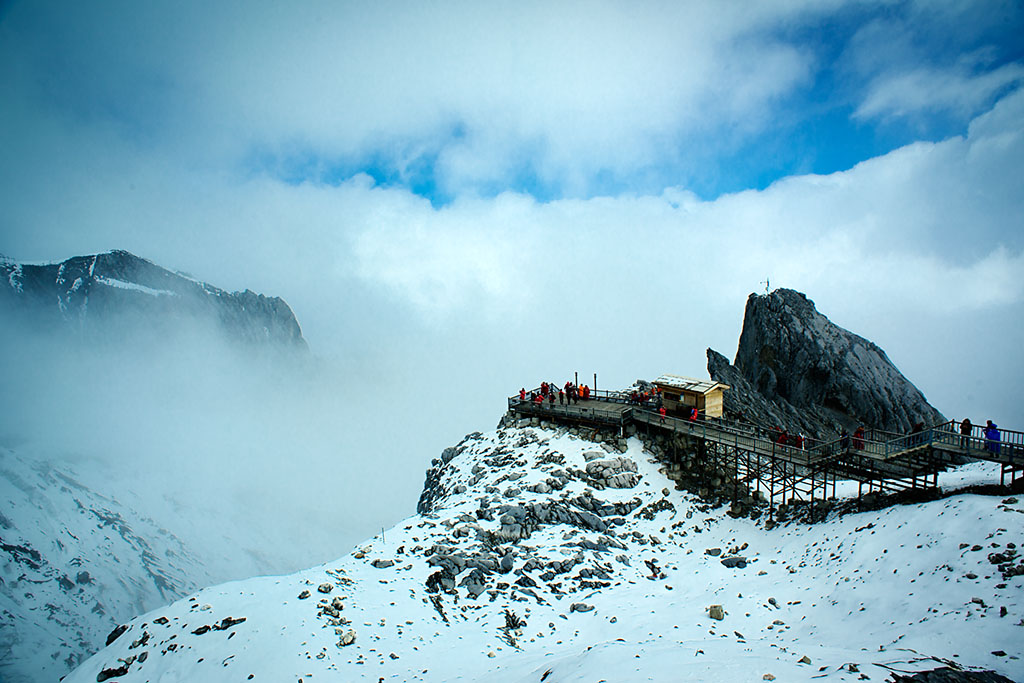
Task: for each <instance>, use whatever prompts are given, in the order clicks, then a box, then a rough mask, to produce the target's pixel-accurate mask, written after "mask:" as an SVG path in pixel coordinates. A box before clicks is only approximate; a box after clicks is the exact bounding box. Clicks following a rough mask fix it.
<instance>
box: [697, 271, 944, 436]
mask: <svg viewBox="0 0 1024 683" xmlns="http://www.w3.org/2000/svg"><path fill="white" fill-rule="evenodd" d="M724 361H725V359H724V358H723V357H722V356H721V355H720V354H717V353H715V352H713V351H711V350H710V349H709V350H708V371H709V372H710V373H711V377H712V378H713V379H716V380H718V381H722V382H725V383H727V384H729V385H730V386H732V387H733V388H732V389H730V391H729V392H726V407H727V409H728V408H732V410H734V411H736V410H744V411H745V412H746V413H747V415H748V416H749V417H755V416H756V417H758V418H760V419H761V420H763V421H767V422H775V423H777V424H778V425H780V426H784V427H786V428H788V429H790V430H791V431H793V430H801V431H806V432H809V433H811V434H814V435H817V436H819V437H828V436H830V435H831V434H833V433H835V432H836V431H838V430H839V429H841V428H846V429H852V428H854V427H856V425H857V424H864V425H866V426H869V427H874V428H877V429H883V430H887V431H893V432H908V431H910V430H911V429H912V427H913V426H914V425H915V424H916V423H918V422H920V423H923V424H925V425H926V426H928V425H934V424H939V423H941V422H944V421H945V418H944V417H943V416H942V414H941V413H939V411H937V410H936V409H935V408H933V407H932V406H931V405H929V404H928V401H927V400H926V399H925V397H924V396H923V395H922V394H921V392H920V391H919V390H918V389H917V387H915V386H914V385H913V384H911V383H910V381H908V380H907V378H906V377H904V376H903V375H902V374H901V373H900V371H899V370H897V369H896V367H895V366H894V365H893V364H892V362H891V361H890V360H889V358H888V357H887V356H886V355H885V352H884V351H882V349H880V348H878V347H877V346H876V345H875V344H873V343H871V342H870V341H868V340H867V339H864V338H863V337H860V336H858V335H856V334H853V333H852V332H849V331H847V330H844V329H843V328H841V327H839V326H837V325H835V324H833V323H832V322H831V321H829V320H828V318H826V317H825V316H823V315H822V314H820V313H818V311H817V310H816V309H815V307H814V302H812V301H811V300H809V299H808V298H807V297H806V296H804V295H803V294H801V293H800V292H795V291H793V290H790V289H779V290H776V291H774V292H772V293H771V294H768V295H764V296H760V295H757V294H751V295H750V297H749V298H748V299H747V308H746V312H745V314H744V319H743V332H742V333H741V334H740V342H739V347H738V348H737V350H736V360H735V364H734V365H733V366H729V365H728V364H727V363H725V362H724ZM741 378H742V379H741ZM730 404H731V405H730Z"/></svg>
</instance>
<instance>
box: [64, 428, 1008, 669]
mask: <svg viewBox="0 0 1024 683" xmlns="http://www.w3.org/2000/svg"><path fill="white" fill-rule="evenodd" d="M607 451H608V449H602V448H601V447H600V446H599V445H598V444H595V443H593V442H591V441H587V440H584V439H580V438H577V437H575V436H572V435H571V434H569V433H568V432H566V431H565V430H558V431H554V430H545V429H540V428H509V429H502V430H498V431H495V432H491V433H488V434H484V435H479V434H476V435H470V436H469V437H467V438H466V440H465V441H463V443H462V444H460V446H459V447H458V448H457V449H456V454H455V455H454V457H452V458H451V459H450V461H449V462H447V463H445V464H443V465H439V467H440V470H441V472H440V476H439V477H438V478H436V479H435V481H437V482H439V483H438V486H439V487H440V489H443V491H445V492H448V493H444V494H443V495H441V497H440V498H439V500H438V501H437V503H436V504H435V506H434V511H433V512H432V513H428V514H424V515H418V516H414V517H411V518H409V519H407V520H406V521H404V522H403V523H401V524H399V525H397V526H395V527H394V528H393V529H390V530H388V531H387V532H386V533H385V534H384V536H383V537H376V538H374V539H372V540H370V541H368V542H366V543H365V544H363V545H362V546H360V547H358V548H356V549H355V550H354V551H353V552H352V553H351V554H350V555H348V556H346V557H343V558H340V559H339V560H337V561H336V562H331V563H328V564H325V565H323V566H320V567H315V568H312V569H309V570H306V571H303V572H299V573H297V574H293V575H290V576H282V577H269V578H255V579H251V580H247V581H240V582H235V583H229V584H225V585H221V586H216V587H213V588H208V589H205V590H202V591H199V592H198V593H196V594H195V595H193V596H191V597H188V598H186V599H182V600H179V601H178V602H175V603H174V604H172V605H169V606H167V607H164V608H161V609H158V610H154V611H152V612H150V613H148V614H145V615H142V616H140V617H138V618H136V619H135V620H133V621H132V622H130V624H129V625H128V630H127V631H126V632H125V633H123V634H122V635H120V636H119V637H118V638H117V639H116V640H114V641H113V643H112V644H111V645H110V646H109V647H107V648H106V649H104V650H102V651H100V652H99V653H97V654H96V655H94V656H93V657H92V658H90V659H89V660H87V661H86V662H84V663H83V664H82V665H81V666H80V667H79V668H78V669H77V670H75V671H74V672H73V673H72V674H70V675H69V676H68V677H67V678H66V679H65V680H66V681H67V682H68V683H93V682H95V681H97V680H104V677H105V676H113V678H111V679H110V680H115V681H119V682H124V683H135V682H142V681H152V682H156V681H189V682H190V683H203V682H214V681H216V682H218V683H220V682H222V681H248V680H253V681H271V682H273V683H280V682H285V681H287V682H296V681H302V682H303V683H315V682H316V681H364V680H365V681H379V680H382V679H383V680H385V681H415V680H422V681H533V682H537V681H548V682H555V681H559V682H561V681H590V682H593V681H645V680H648V681H677V680H698V681H699V680H705V681H710V680H714V681H755V680H756V681H761V680H775V679H777V680H779V681H809V680H812V679H814V680H820V679H825V680H835V681H857V680H874V681H884V680H886V679H887V678H889V675H890V674H891V673H892V672H893V671H921V670H927V669H934V668H938V667H940V666H943V665H944V664H945V663H947V662H953V663H955V665H956V666H960V667H963V668H966V669H972V668H981V669H991V670H995V671H997V672H999V673H1001V674H1003V675H1005V676H1008V677H1009V678H1011V679H1014V680H1024V660H1022V659H1021V658H1020V657H1021V655H1022V652H1021V650H1022V646H1024V626H1022V624H1024V619H1022V618H1024V605H1022V590H1021V587H1022V584H1024V577H1022V576H1012V577H1009V578H1004V577H1003V576H1002V574H1001V572H1000V570H999V568H998V567H997V566H996V564H993V563H992V562H991V561H990V554H994V553H1000V552H1002V553H1007V552H1009V553H1010V554H1011V555H1014V554H1015V551H1016V550H1017V549H1019V548H1020V546H1021V544H1022V543H1024V516H1022V515H1024V505H1022V504H1021V503H1020V502H1013V499H1001V498H998V497H990V496H980V495H967V494H964V495H957V496H953V497H949V498H945V499H942V500H939V501H935V502H931V503H926V504H920V505H906V506H898V507H892V508H888V509H885V510H881V511H877V512H867V513H859V514H849V515H846V516H842V517H835V518H832V519H830V520H829V521H827V522H824V523H820V524H817V525H807V524H800V523H792V524H789V525H783V526H780V527H777V528H775V529H772V530H766V529H765V525H764V519H761V520H758V521H753V520H750V519H732V518H731V517H729V516H728V515H726V514H725V510H726V508H724V507H723V508H718V509H708V508H707V507H706V506H704V505H702V504H701V503H700V501H699V500H697V499H695V498H694V497H692V496H690V495H689V494H687V493H684V492H680V491H675V490H672V486H671V482H670V481H669V480H668V479H666V478H665V477H664V476H663V475H662V474H661V473H660V472H659V470H658V467H659V465H658V464H657V463H656V462H654V461H653V458H652V456H651V455H650V454H649V453H647V452H645V451H644V449H643V445H642V444H641V442H640V441H638V440H636V439H630V440H629V441H628V447H627V449H626V450H625V452H624V453H621V454H620V453H619V452H607ZM619 457H622V458H625V459H627V460H631V461H632V462H633V463H635V465H636V468H637V474H638V475H639V482H638V483H636V485H635V486H632V487H627V488H601V489H594V488H593V486H591V488H589V489H588V485H593V483H594V480H593V479H589V480H588V478H587V476H586V475H585V470H586V466H587V464H588V461H589V464H593V463H607V464H609V465H610V466H612V468H613V469H615V468H622V467H623V466H624V465H623V463H622V462H617V463H616V461H615V459H616V458H619ZM602 466H603V465H602ZM624 467H625V469H626V471H628V470H629V466H628V464H626V465H625V466H624ZM966 478H968V479H969V478H970V476H967V477H966ZM633 481H635V480H631V483H632V482H633ZM552 482H553V483H554V484H555V487H554V488H552V487H551V486H550V484H551V483H552ZM562 484H564V486H562V487H561V488H557V487H558V486H559V485H562ZM534 488H537V489H539V490H541V491H546V490H547V489H548V488H552V490H550V491H547V492H544V493H538V492H536V491H535V490H533V489H534ZM665 489H668V490H667V491H666V490H665ZM481 499H483V500H484V502H485V503H486V508H483V509H484V510H485V512H484V513H483V514H478V513H477V511H478V510H481V509H482V505H481ZM584 499H587V500H586V501H584ZM602 501H603V504H602ZM1004 501H1006V502H1004ZM616 503H619V504H625V505H620V506H619V507H620V512H619V513H607V511H608V510H609V509H611V508H612V507H614V505H615V504H616ZM531 505H532V506H533V507H531ZM503 506H505V507H503ZM544 506H548V507H549V508H550V507H555V508H558V509H561V510H568V511H575V512H577V513H579V515H580V516H579V518H578V519H576V518H574V519H576V521H575V522H573V523H541V524H534V525H532V526H531V525H530V524H529V523H523V524H521V522H523V520H524V518H523V515H522V510H525V509H530V510H534V511H536V510H538V509H540V508H543V507H544ZM626 508H628V509H629V512H628V513H625V514H623V513H621V510H622V509H626ZM486 510H489V511H490V512H486ZM589 510H604V511H605V512H604V513H601V514H595V513H593V512H590V511H589ZM491 513H493V514H491ZM517 515H518V517H517ZM569 516H570V517H571V516H572V515H569ZM488 517H490V519H488ZM647 517H652V518H651V519H648V518H647ZM595 519H596V520H597V521H595ZM581 520H582V521H581ZM550 521H551V520H549V522H550ZM605 527H606V528H605ZM524 529H525V531H524ZM524 533H525V534H526V536H525V537H523V538H512V539H511V540H509V537H515V536H517V535H519V536H521V535H523V534H524ZM715 549H719V550H720V551H721V552H720V553H719V552H717V551H716V550H715ZM708 550H710V551H711V552H710V553H708V552H706V551H708ZM445 557H447V558H449V560H447V561H449V562H450V558H452V557H460V558H462V559H461V562H463V563H468V564H469V565H470V566H465V567H463V568H462V569H461V570H459V571H458V574H457V575H456V576H455V581H454V583H455V588H454V589H451V588H449V589H448V590H445V587H444V586H441V587H440V590H437V591H436V592H428V589H427V586H426V583H425V582H426V580H427V578H428V577H429V576H431V575H432V574H434V573H435V572H437V571H439V569H438V567H439V566H442V565H443V564H444V562H445V561H446V560H445V559H444V558H445ZM488 557H491V558H494V560H497V562H493V561H492V562H491V563H490V564H488V560H487V558H488ZM736 557H743V558H745V562H746V565H745V566H743V564H742V563H739V566H734V567H732V568H730V567H728V566H725V565H724V564H723V558H725V559H728V560H731V561H730V564H736V560H735V558H736ZM431 559H433V561H434V564H433V566H432V565H431V563H430V560H431ZM652 559H653V560H654V561H655V565H656V567H657V568H658V570H659V578H655V579H651V578H649V577H650V576H651V573H652V572H651V569H650V568H649V567H648V566H647V564H646V562H645V561H647V560H652ZM374 562H376V564H377V565H380V566H381V568H378V567H377V566H375V565H374ZM392 562H393V564H391V563H392ZM459 562H460V561H457V564H458V563H459ZM1013 562H1014V563H1019V562H1020V560H1019V559H1015V560H1013ZM556 563H558V564H556ZM474 565H475V566H476V567H477V568H476V569H474ZM1014 566H1016V564H1015V565H1014ZM474 574H475V576H476V578H475V579H474V578H473V575H474ZM660 574H663V575H664V577H663V578H661V577H660ZM524 577H525V578H524ZM474 581H477V582H481V581H482V582H483V583H484V584H485V586H484V587H483V588H481V587H479V586H477V588H476V589H475V592H478V593H479V597H477V598H475V599H474V598H473V597H471V592H473V588H474V586H473V583H474ZM517 581H518V583H517ZM461 584H465V585H461ZM307 591H308V597H300V596H305V594H306V592H307ZM481 591H482V592H481ZM712 605H720V606H721V608H722V612H723V614H721V615H719V614H717V609H716V610H710V609H709V608H710V607H711V606H712ZM713 614H714V616H722V617H723V618H721V619H715V618H712V615H713ZM243 619H244V621H240V620H243ZM353 637H354V641H352V638H353ZM348 641H351V642H348ZM346 642H348V644H344V643H346ZM104 672H106V673H104Z"/></svg>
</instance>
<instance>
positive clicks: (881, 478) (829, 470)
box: [508, 390, 1024, 501]
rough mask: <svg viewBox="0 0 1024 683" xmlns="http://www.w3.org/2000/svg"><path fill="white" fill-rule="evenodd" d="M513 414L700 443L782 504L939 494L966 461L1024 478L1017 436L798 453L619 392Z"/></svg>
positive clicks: (877, 437)
mask: <svg viewBox="0 0 1024 683" xmlns="http://www.w3.org/2000/svg"><path fill="white" fill-rule="evenodd" d="M536 393H539V390H537V391H536ZM508 407H509V410H511V411H514V412H515V413H518V414H521V415H528V416H535V417H540V418H544V419H549V420H556V421H564V422H569V423H574V424H583V425H590V426H594V427H612V428H619V429H620V430H621V431H622V432H623V433H625V430H626V428H627V427H629V426H633V427H636V428H638V429H643V430H644V431H646V432H647V433H662V434H666V435H680V436H685V437H689V438H691V439H696V440H697V441H698V442H699V443H700V445H701V449H702V453H704V454H705V456H706V457H707V458H708V459H709V460H718V461H721V462H728V463H730V464H731V468H730V469H731V471H733V472H734V473H735V477H736V479H737V480H738V483H743V484H744V485H745V486H748V487H749V485H751V484H753V486H754V488H755V489H758V490H760V489H761V488H762V487H764V488H765V489H766V491H767V493H768V496H769V500H774V499H775V498H776V496H777V495H779V494H778V493H777V492H776V489H779V490H781V495H782V497H783V500H786V496H787V494H789V495H791V496H793V495H795V496H797V497H799V495H798V494H807V493H809V495H810V497H811V500H812V501H813V500H814V497H815V494H816V491H817V488H818V487H819V486H820V487H822V489H823V493H824V491H826V490H827V489H828V486H829V483H830V482H831V486H832V489H833V491H834V489H835V482H836V480H837V479H847V480H855V481H857V482H858V490H861V486H862V485H866V486H867V490H868V491H869V492H871V491H874V490H876V489H877V490H882V491H895V490H903V489H908V488H928V487H936V486H937V476H938V473H939V472H941V471H943V470H944V469H946V468H947V467H949V466H951V465H954V464H956V463H958V462H963V460H964V459H965V458H971V459H976V460H985V461H989V462H995V463H998V464H999V465H1000V483H1001V484H1004V485H1005V483H1006V479H1007V477H1009V480H1010V483H1011V484H1012V483H1013V482H1015V481H1016V480H1017V478H1019V477H1024V432H1019V431H1013V430H1000V433H1001V441H1000V442H992V441H989V440H987V439H986V438H985V437H984V434H983V432H982V429H981V427H975V428H974V429H973V430H972V433H971V434H970V435H962V434H960V432H959V424H957V423H954V422H945V423H942V424H940V425H934V426H932V427H929V428H927V429H925V430H923V431H921V432H918V433H915V434H897V433H891V432H882V431H878V430H872V431H869V432H868V433H867V435H866V437H865V438H864V439H859V440H855V439H854V438H853V437H852V436H848V437H846V438H838V439H835V440H834V441H830V442H816V441H811V440H808V441H807V442H806V445H805V446H804V447H803V448H798V447H796V446H794V445H787V444H780V443H778V440H777V438H776V437H777V433H776V432H773V431H772V430H767V429H764V428H762V427H759V426H756V425H752V424H749V423H744V422H731V421H726V420H722V419H716V418H709V419H701V420H697V421H690V420H686V419H681V418H678V417H673V416H668V415H666V416H662V415H659V414H658V413H657V412H656V411H655V410H654V409H653V408H650V407H647V406H642V405H636V404H634V403H631V402H630V401H629V397H628V396H627V395H625V394H623V393H620V392H597V393H596V394H595V395H594V396H592V397H591V398H590V400H586V401H584V400H581V401H579V402H578V403H575V404H569V405H562V404H559V403H557V402H556V403H554V404H551V403H549V402H547V401H545V402H543V403H541V404H537V403H534V402H532V401H530V400H529V399H527V400H520V398H519V396H518V395H516V396H511V397H509V399H508ZM808 489H809V491H808ZM823 497H824V496H823Z"/></svg>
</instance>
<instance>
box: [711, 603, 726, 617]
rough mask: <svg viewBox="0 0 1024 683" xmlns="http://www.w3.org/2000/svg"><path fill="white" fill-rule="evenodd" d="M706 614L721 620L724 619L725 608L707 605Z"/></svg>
mask: <svg viewBox="0 0 1024 683" xmlns="http://www.w3.org/2000/svg"><path fill="white" fill-rule="evenodd" d="M708 616H709V617H711V618H712V619H717V620H719V621H721V620H722V619H725V609H724V608H723V607H722V606H721V605H711V606H710V607H708Z"/></svg>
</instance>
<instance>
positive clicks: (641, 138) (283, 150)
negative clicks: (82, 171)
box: [0, 2, 827, 192]
mask: <svg viewBox="0 0 1024 683" xmlns="http://www.w3.org/2000/svg"><path fill="white" fill-rule="evenodd" d="M825 9H827V8H826V7H824V6H822V5H821V4H820V3H803V2H798V3H788V4H777V3H772V4H771V5H770V6H768V5H765V6H762V7H758V8H751V7H745V6H743V5H739V4H731V3H717V4H715V5H714V6H708V5H705V4H703V3H663V2H646V3H632V4H630V6H629V7H628V9H627V8H626V7H624V6H621V5H618V4H615V3H612V2H602V3H555V4H552V3H543V2H527V3H516V4H514V5H507V4H488V3H471V2H456V3H443V4H430V3H428V4H423V3H412V4H409V3H397V2H380V3H372V4H369V5H355V4H352V3H342V4H338V3H332V2H320V3H315V2H314V3H303V4H301V5H293V6H289V7H288V8H287V9H284V8H283V7H282V6H281V5H280V4H279V3H247V4H246V6H245V8H244V10H239V9H238V8H230V7H228V6H227V5H210V4H209V3H185V4H183V5H182V4H177V5H175V6H174V7H173V8H172V7H170V6H161V5H152V4H150V5H135V4H127V5H125V6H121V7H118V6H116V5H104V6H103V7H90V8H84V7H83V8H80V9H79V10H77V11H75V10H69V8H67V7H64V6H55V5H48V4H46V3H40V4H36V5H30V4H22V5H15V7H14V8H13V9H12V10H11V11H10V12H9V16H8V17H7V20H6V24H7V26H8V31H7V38H9V40H8V41H7V51H6V59H8V60H9V61H12V62H13V61H19V62H25V63H26V65H28V66H27V68H28V69H29V71H30V72H32V73H31V76H32V77H34V78H35V79H36V80H37V81H39V82H40V83H43V87H42V89H41V90H40V91H39V92H37V93H36V95H40V96H42V97H43V99H44V101H45V102H46V103H47V104H48V105H49V106H54V105H55V106H58V107H60V108H61V109H63V110H64V112H65V114H69V115H70V116H71V117H72V118H73V119H76V120H77V121H78V122H80V123H90V122H91V119H93V118H94V117H96V116H103V115H110V116H111V117H112V118H113V119H114V120H116V121H118V122H119V123H121V124H123V125H125V126H126V128H125V130H124V131H123V133H124V134H125V135H126V136H127V137H128V138H130V139H134V140H135V141H142V142H144V143H146V144H160V145H166V146H168V147H170V148H172V149H173V150H174V152H173V153H174V154H181V155H186V158H188V159H189V163H193V164H196V163H200V164H214V165H217V164H221V163H223V162H224V160H236V161H237V160H238V159H241V158H247V157H248V156H251V154H252V153H253V152H257V153H264V154H265V153H268V152H269V153H271V154H275V155H281V156H284V157H289V156H291V155H297V156H300V157H301V156H302V155H310V154H311V155H313V156H314V157H316V158H318V159H320V160H327V161H331V160H335V159H338V158H350V157H353V156H359V155H362V154H367V153H374V154H379V155H383V156H387V155H388V154H391V153H395V154H397V155H398V156H399V158H398V159H395V160H394V161H397V162H399V163H400V162H401V156H402V155H404V154H407V153H408V151H409V150H410V149H418V148H422V149H427V150H431V149H438V145H440V150H441V151H442V152H443V153H442V155H441V159H440V166H441V167H440V168H439V169H438V174H439V178H440V179H441V181H442V183H444V184H445V187H444V189H447V190H449V191H452V192H455V191H463V190H466V189H470V190H471V189H474V188H476V187H479V186H480V184H481V183H483V184H486V183H488V182H494V181H500V182H502V183H508V182H509V181H510V180H513V179H515V178H516V176H517V174H519V173H521V172H522V170H523V164H524V163H527V164H529V166H530V169H529V170H530V172H532V173H536V174H538V175H539V176H540V177H541V179H542V180H543V181H545V182H549V183H555V184H557V185H558V186H559V187H565V188H567V189H568V190H569V191H570V192H573V191H583V190H585V189H586V185H587V184H588V182H589V181H590V179H591V178H592V177H593V175H594V174H596V173H598V172H602V171H605V172H607V171H610V172H612V173H616V174H620V175H623V174H629V173H631V172H633V171H636V170H637V169H642V168H644V167H645V166H647V165H651V164H655V163H659V162H663V161H664V160H665V159H666V158H669V159H672V158H674V155H675V154H676V151H675V150H673V149H672V148H673V147H674V146H676V145H678V144H679V141H680V140H684V139H685V138H686V137H687V136H692V135H698V134H701V135H703V134H706V133H707V132H708V131H709V130H712V131H724V132H725V134H724V135H725V137H729V138H731V139H734V140H745V139H747V138H748V137H749V136H750V135H752V134H754V133H756V132H758V131H760V130H763V129H764V127H765V126H766V125H768V121H769V120H770V112H771V110H772V107H773V103H775V102H776V101H777V100H778V99H779V98H784V97H786V96H787V95H790V94H792V93H793V92H794V89H795V88H797V87H798V86H799V85H801V84H804V83H806V81H807V79H808V77H809V76H810V74H811V73H812V71H813V69H814V68H815V65H814V58H813V56H812V55H811V54H809V53H805V52H803V51H801V50H800V49H798V48H796V47H794V46H792V45H790V44H788V43H786V42H784V41H782V40H779V39H776V38H774V37H772V35H771V30H772V29H774V28H775V27H776V26H778V25H781V24H784V23H786V22H790V21H799V20H800V19H801V18H806V17H808V16H814V15H816V14H817V13H818V12H821V11H824V10H825ZM83 26H84V27H85V29H84V30H83V28H82V27H83ZM58 45H59V50H57V49H56V48H57V46H58ZM4 56H5V55H0V57H4ZM63 81H66V82H63ZM452 131H461V134H460V135H455V136H450V137H449V135H450V133H451V132H452ZM395 150H402V151H401V152H396V151H395ZM523 150H526V151H527V152H528V155H524V154H523V153H522V152H523ZM666 155H667V157H666ZM524 157H525V158H524Z"/></svg>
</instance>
